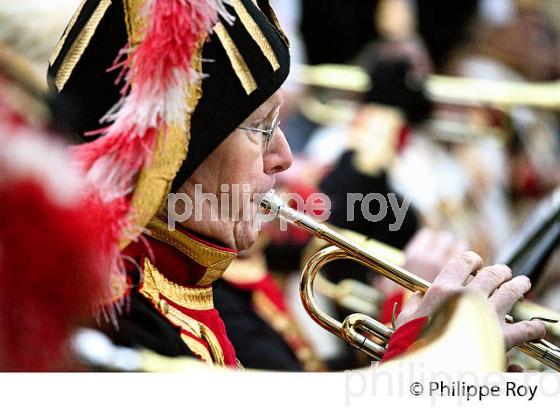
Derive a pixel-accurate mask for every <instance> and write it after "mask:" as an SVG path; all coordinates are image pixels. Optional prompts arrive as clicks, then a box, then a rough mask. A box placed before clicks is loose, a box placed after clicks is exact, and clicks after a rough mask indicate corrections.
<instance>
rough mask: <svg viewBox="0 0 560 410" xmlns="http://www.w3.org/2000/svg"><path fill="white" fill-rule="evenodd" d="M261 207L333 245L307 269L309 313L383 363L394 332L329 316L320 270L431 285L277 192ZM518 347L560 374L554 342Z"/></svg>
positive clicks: (303, 292) (304, 285) (412, 287)
mask: <svg viewBox="0 0 560 410" xmlns="http://www.w3.org/2000/svg"><path fill="white" fill-rule="evenodd" d="M261 208H262V209H264V210H265V211H268V212H272V213H273V214H274V215H275V216H277V217H282V218H285V219H286V220H287V221H288V222H290V223H292V224H294V225H296V226H298V227H300V228H303V229H305V230H307V231H308V232H310V233H311V234H313V235H314V236H316V237H318V238H320V239H323V240H325V241H326V242H328V243H329V244H330V245H331V246H329V247H327V248H325V249H322V250H320V251H319V252H317V253H316V254H315V255H313V256H312V257H311V258H310V259H309V261H308V262H307V264H306V265H305V267H304V269H303V272H302V277H301V282H300V296H301V299H302V302H303V305H304V307H305V310H306V311H307V313H308V314H309V315H310V316H311V318H312V319H313V320H315V322H317V323H318V324H319V325H320V326H322V327H323V328H324V329H326V330H328V331H329V332H331V333H333V334H335V335H337V336H339V337H340V338H342V339H343V340H345V341H346V342H347V343H349V344H350V345H352V346H354V347H355V348H357V349H359V350H361V351H363V352H364V353H366V354H368V355H369V356H371V357H373V358H374V359H376V360H380V359H381V358H382V357H383V355H384V353H385V344H386V343H387V341H388V340H389V338H390V337H391V336H392V334H393V330H392V329H390V328H388V327H387V326H385V325H383V324H382V323H380V322H378V321H377V320H375V319H373V318H371V317H369V316H367V315H363V314H360V313H355V314H352V315H350V316H348V317H347V318H346V319H345V320H344V321H343V322H342V323H341V322H339V321H338V320H336V319H335V318H333V317H331V316H330V315H328V314H327V313H325V312H324V311H323V310H322V309H321V307H320V306H319V304H318V303H317V301H316V299H315V295H314V282H315V278H316V277H317V275H318V273H319V271H320V270H321V268H322V267H323V266H324V265H326V264H328V263H330V262H332V261H334V260H339V259H349V260H353V261H355V262H357V263H360V264H361V265H363V266H365V267H367V268H369V269H371V270H372V271H374V272H376V273H378V274H380V275H383V276H385V277H386V278H389V279H391V280H393V281H394V282H396V283H398V284H399V285H401V286H403V287H404V288H405V289H408V290H409V291H411V292H422V293H425V292H426V291H427V290H428V289H429V287H430V285H431V283H430V282H428V281H426V280H424V279H422V278H420V277H419V276H416V275H414V274H413V273H410V272H408V271H406V270H405V269H403V268H401V267H399V266H397V265H396V264H393V263H391V262H388V261H385V260H383V259H381V258H378V257H377V256H375V255H374V254H372V253H371V251H368V250H367V249H366V248H365V247H363V246H361V245H359V244H357V243H355V242H354V241H352V240H350V239H348V238H346V237H345V236H343V235H341V234H340V233H339V232H337V231H335V230H334V229H332V228H330V227H329V226H328V225H326V224H322V223H320V222H318V221H316V220H315V219H313V218H311V217H309V216H307V215H304V214H302V213H300V212H298V211H296V210H295V209H292V208H290V207H289V206H288V205H286V204H285V203H284V202H283V201H282V199H281V198H280V197H278V196H276V195H275V194H274V192H273V191H272V192H269V193H268V194H267V195H265V197H264V198H263V199H262V201H261ZM506 320H507V321H508V322H513V318H512V317H511V316H509V315H508V316H507V318H506ZM370 336H374V337H375V338H376V339H377V340H379V341H380V343H376V342H375V341H373V340H371V339H370ZM516 348H517V349H519V350H521V351H522V352H523V353H525V354H527V355H529V356H531V357H533V358H534V359H536V360H538V361H540V362H541V363H543V364H545V365H546V366H548V367H550V368H552V369H554V370H556V371H560V349H559V348H558V347H556V346H555V345H553V344H552V343H550V342H548V341H546V340H538V341H533V342H527V343H523V344H522V345H519V346H516Z"/></svg>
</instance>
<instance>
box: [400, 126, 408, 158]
mask: <svg viewBox="0 0 560 410" xmlns="http://www.w3.org/2000/svg"><path fill="white" fill-rule="evenodd" d="M409 140H410V126H409V125H404V126H402V127H401V129H400V130H399V136H398V141H397V152H398V153H401V152H402V151H403V150H404V149H405V148H406V145H407V144H408V141H409Z"/></svg>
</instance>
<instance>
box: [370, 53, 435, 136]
mask: <svg viewBox="0 0 560 410" xmlns="http://www.w3.org/2000/svg"><path fill="white" fill-rule="evenodd" d="M412 69H413V67H412V64H411V63H410V61H408V60H406V59H404V58H403V59H394V60H392V59H381V60H379V61H378V62H377V64H375V66H374V67H373V69H372V70H371V71H370V72H369V73H370V76H371V82H372V84H374V86H373V87H372V88H371V90H370V91H368V93H367V95H366V101H367V102H372V103H377V104H382V105H387V106H390V107H396V108H399V109H401V110H402V112H403V113H404V114H405V116H406V118H407V120H408V122H409V123H410V124H412V125H414V124H417V123H421V122H422V121H424V120H426V118H428V116H429V115H430V113H431V112H432V107H433V105H432V103H431V102H430V100H429V99H428V98H427V97H426V95H425V93H424V85H423V84H422V80H421V79H416V80H415V79H414V76H413V75H412V72H413V70H412Z"/></svg>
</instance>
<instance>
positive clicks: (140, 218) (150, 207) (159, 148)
mask: <svg viewBox="0 0 560 410" xmlns="http://www.w3.org/2000/svg"><path fill="white" fill-rule="evenodd" d="M143 4H144V0H127V1H126V2H125V19H126V22H127V23H126V24H127V30H128V36H129V39H130V41H131V42H133V43H136V42H140V41H141V38H140V36H141V34H142V33H143V32H144V30H143V28H144V27H145V25H146V22H145V21H142V20H141V19H140V18H139V17H138V16H139V15H140V10H141V7H143ZM205 39H206V34H205V35H204V36H203V37H202V38H201V39H200V40H199V43H198V47H197V54H196V55H195V56H194V57H193V61H192V67H193V69H195V70H196V72H197V73H202V48H203V44H204V41H205ZM201 96H202V75H199V76H197V79H193V80H192V81H191V82H190V84H189V86H188V90H187V106H188V107H189V110H190V111H189V113H188V114H187V116H186V118H185V119H184V123H183V124H167V126H166V128H165V130H158V137H157V141H156V148H155V151H154V154H153V158H152V160H151V161H150V162H149V163H148V164H147V165H145V166H144V168H143V169H142V171H141V172H140V174H139V175H138V180H137V182H136V185H135V189H134V193H133V195H132V201H131V208H132V211H131V212H132V213H131V219H132V222H133V224H134V226H136V227H138V228H139V229H142V228H144V227H145V226H146V225H147V224H148V222H149V221H150V220H151V219H152V218H153V217H154V216H155V215H156V214H157V213H158V211H159V210H160V209H161V207H162V206H163V205H164V204H165V203H166V199H167V194H168V193H169V191H170V189H171V184H172V183H173V180H174V179H175V176H176V175H177V172H178V171H179V169H180V168H181V165H182V164H183V161H184V160H185V159H186V158H187V155H188V149H189V143H190V139H191V133H190V129H191V115H192V113H193V112H194V110H195V108H196V106H197V104H198V101H199V100H200V97H201ZM185 130H186V132H185ZM138 234H139V232H138ZM129 243H130V241H123V243H121V249H124V248H125V247H126V246H127V245H128V244H129Z"/></svg>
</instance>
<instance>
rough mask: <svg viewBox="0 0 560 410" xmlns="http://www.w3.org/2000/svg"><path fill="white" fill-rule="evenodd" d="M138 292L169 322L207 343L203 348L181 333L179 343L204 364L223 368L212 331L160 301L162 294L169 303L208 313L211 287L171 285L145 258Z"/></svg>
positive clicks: (221, 353)
mask: <svg viewBox="0 0 560 410" xmlns="http://www.w3.org/2000/svg"><path fill="white" fill-rule="evenodd" d="M140 293H141V294H142V295H143V296H144V297H146V298H147V299H148V300H150V301H151V302H152V304H153V305H154V306H155V307H156V309H157V310H158V311H159V312H160V313H161V314H163V315H164V316H165V317H166V318H167V319H168V320H169V321H171V323H173V324H174V325H176V326H178V327H180V328H181V329H183V330H185V331H187V332H190V333H192V334H193V335H195V336H197V337H198V338H200V339H202V340H204V341H206V343H208V348H206V346H204V345H203V344H202V343H200V342H199V341H198V340H196V339H194V338H192V337H190V336H189V335H187V334H185V333H181V340H182V341H183V342H184V343H185V344H186V345H187V347H188V348H189V350H191V351H192V352H193V353H194V354H196V355H197V356H199V357H200V358H201V360H202V361H204V362H205V363H207V364H211V365H215V366H219V367H225V359H224V353H223V350H222V347H221V346H220V342H219V341H218V338H217V337H216V335H214V333H213V332H212V330H210V328H208V327H207V326H206V325H204V324H203V323H201V322H199V321H197V320H195V319H193V318H191V317H190V316H188V315H186V314H185V313H183V312H181V311H180V310H179V309H177V308H175V307H174V306H171V305H170V304H169V303H167V302H166V301H165V299H162V298H161V295H163V296H164V297H166V298H167V299H169V300H171V301H172V302H174V303H177V304H178V305H180V306H183V307H185V308H187V309H192V310H210V309H213V307H214V304H213V302H212V289H211V288H208V289H189V288H184V287H182V286H179V285H176V284H173V283H171V282H170V281H168V280H167V279H166V278H165V277H164V276H163V275H162V274H161V273H160V272H159V271H158V270H157V268H156V267H155V266H154V265H153V264H152V262H151V261H150V260H149V259H148V258H146V259H145V260H144V280H143V283H142V286H141V287H140ZM208 349H209V350H208Z"/></svg>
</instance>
